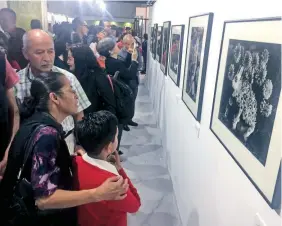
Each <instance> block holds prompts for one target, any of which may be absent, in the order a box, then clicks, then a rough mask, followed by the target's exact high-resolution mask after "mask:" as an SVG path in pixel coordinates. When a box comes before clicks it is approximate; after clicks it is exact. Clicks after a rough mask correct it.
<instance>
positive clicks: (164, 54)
mask: <svg viewBox="0 0 282 226" xmlns="http://www.w3.org/2000/svg"><path fill="white" fill-rule="evenodd" d="M170 29H171V21H165V22H164V23H163V34H162V49H161V60H160V67H161V71H162V72H163V73H164V75H165V76H166V75H167V64H168V49H169V41H170Z"/></svg>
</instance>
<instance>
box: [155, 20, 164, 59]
mask: <svg viewBox="0 0 282 226" xmlns="http://www.w3.org/2000/svg"><path fill="white" fill-rule="evenodd" d="M162 35H163V26H158V31H157V47H156V59H157V61H158V62H159V63H160V62H161V52H162V38H163V37H162Z"/></svg>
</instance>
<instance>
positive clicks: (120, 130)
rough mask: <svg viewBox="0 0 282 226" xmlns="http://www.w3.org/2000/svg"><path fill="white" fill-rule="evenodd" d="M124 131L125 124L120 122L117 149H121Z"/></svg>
mask: <svg viewBox="0 0 282 226" xmlns="http://www.w3.org/2000/svg"><path fill="white" fill-rule="evenodd" d="M122 131H123V124H118V146H117V150H119V146H120V140H121V136H122Z"/></svg>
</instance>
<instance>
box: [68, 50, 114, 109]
mask: <svg viewBox="0 0 282 226" xmlns="http://www.w3.org/2000/svg"><path fill="white" fill-rule="evenodd" d="M68 65H69V67H70V70H71V71H72V72H73V73H74V75H75V76H76V77H77V79H78V80H79V82H80V84H81V86H82V88H83V90H84V91H85V93H86V95H87V97H88V99H89V101H90V102H91V106H90V107H89V108H88V109H86V113H90V112H96V111H99V110H107V111H110V112H112V113H113V114H116V101H115V97H114V93H113V89H112V87H111V83H110V81H109V78H108V77H107V74H106V73H105V72H104V70H103V69H102V68H100V67H99V65H98V63H97V60H96V58H95V56H94V54H93V52H92V51H91V49H90V48H89V47H88V46H81V47H73V48H71V49H70V50H69V52H68Z"/></svg>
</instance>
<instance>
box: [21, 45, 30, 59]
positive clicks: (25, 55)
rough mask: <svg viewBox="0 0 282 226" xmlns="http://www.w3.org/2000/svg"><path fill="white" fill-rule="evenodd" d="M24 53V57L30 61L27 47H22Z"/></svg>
mask: <svg viewBox="0 0 282 226" xmlns="http://www.w3.org/2000/svg"><path fill="white" fill-rule="evenodd" d="M22 53H23V55H24V58H25V59H26V60H28V61H29V59H28V54H27V50H26V49H25V48H22Z"/></svg>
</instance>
